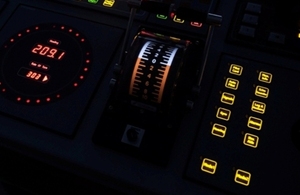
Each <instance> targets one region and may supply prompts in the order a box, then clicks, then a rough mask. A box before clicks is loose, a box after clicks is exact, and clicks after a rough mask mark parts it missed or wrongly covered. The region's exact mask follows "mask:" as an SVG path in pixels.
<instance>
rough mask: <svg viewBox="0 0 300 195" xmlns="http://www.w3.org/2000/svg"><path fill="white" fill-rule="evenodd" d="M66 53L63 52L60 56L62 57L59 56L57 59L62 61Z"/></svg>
mask: <svg viewBox="0 0 300 195" xmlns="http://www.w3.org/2000/svg"><path fill="white" fill-rule="evenodd" d="M65 53H66V52H62V53H61V54H60V56H59V57H58V58H57V59H59V60H60V59H62V57H63V56H64V55H65Z"/></svg>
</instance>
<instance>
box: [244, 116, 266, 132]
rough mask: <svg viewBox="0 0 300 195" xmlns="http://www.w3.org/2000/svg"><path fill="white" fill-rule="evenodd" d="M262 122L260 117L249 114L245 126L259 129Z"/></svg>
mask: <svg viewBox="0 0 300 195" xmlns="http://www.w3.org/2000/svg"><path fill="white" fill-rule="evenodd" d="M262 123H263V120H261V119H260V118H256V117H253V116H250V117H249V119H248V124H247V126H248V127H249V128H251V129H255V130H261V127H262Z"/></svg>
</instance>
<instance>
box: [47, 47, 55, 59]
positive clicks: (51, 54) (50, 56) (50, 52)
mask: <svg viewBox="0 0 300 195" xmlns="http://www.w3.org/2000/svg"><path fill="white" fill-rule="evenodd" d="M56 53H57V49H51V50H50V51H49V54H48V55H47V57H49V58H54V55H55V54H56Z"/></svg>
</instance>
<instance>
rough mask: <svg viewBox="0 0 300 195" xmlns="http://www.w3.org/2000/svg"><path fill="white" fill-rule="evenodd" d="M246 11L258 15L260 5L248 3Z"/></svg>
mask: <svg viewBox="0 0 300 195" xmlns="http://www.w3.org/2000/svg"><path fill="white" fill-rule="evenodd" d="M246 11H249V12H253V13H257V14H260V13H261V5H259V4H256V3H250V2H248V3H247V6H246Z"/></svg>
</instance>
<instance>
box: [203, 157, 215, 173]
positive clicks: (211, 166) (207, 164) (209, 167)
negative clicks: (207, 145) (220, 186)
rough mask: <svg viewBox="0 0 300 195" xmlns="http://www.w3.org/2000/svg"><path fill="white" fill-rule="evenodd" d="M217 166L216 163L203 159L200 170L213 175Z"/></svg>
mask: <svg viewBox="0 0 300 195" xmlns="http://www.w3.org/2000/svg"><path fill="white" fill-rule="evenodd" d="M217 164H218V163H217V162H216V161H214V160H211V159H208V158H204V159H203V161H202V164H201V170H202V171H204V172H206V173H210V174H214V173H215V172H216V169H217Z"/></svg>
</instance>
